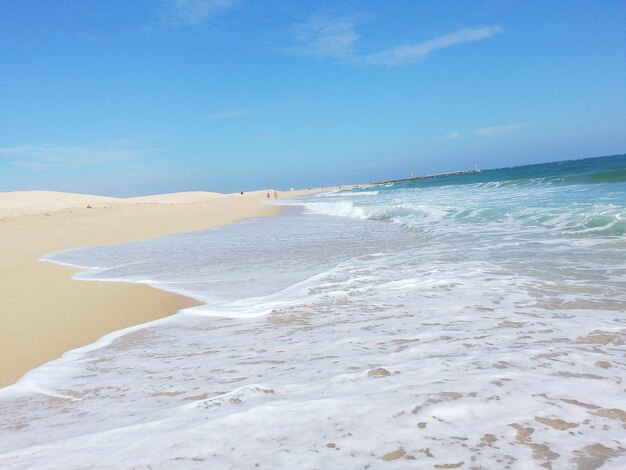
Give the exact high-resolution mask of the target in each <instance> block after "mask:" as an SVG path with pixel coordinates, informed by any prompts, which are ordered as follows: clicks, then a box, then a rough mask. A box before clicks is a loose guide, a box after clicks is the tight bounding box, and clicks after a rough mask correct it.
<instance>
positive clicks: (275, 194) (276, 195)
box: [274, 190, 278, 199]
mask: <svg viewBox="0 0 626 470" xmlns="http://www.w3.org/2000/svg"><path fill="white" fill-rule="evenodd" d="M274 199H278V192H277V191H276V190H274Z"/></svg>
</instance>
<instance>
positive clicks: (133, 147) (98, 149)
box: [0, 139, 152, 170]
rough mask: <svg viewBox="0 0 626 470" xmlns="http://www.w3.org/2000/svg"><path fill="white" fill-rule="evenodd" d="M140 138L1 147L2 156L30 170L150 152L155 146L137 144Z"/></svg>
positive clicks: (101, 161) (100, 161)
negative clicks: (94, 143)
mask: <svg viewBox="0 0 626 470" xmlns="http://www.w3.org/2000/svg"><path fill="white" fill-rule="evenodd" d="M141 142H144V139H139V140H123V141H116V142H111V143H108V144H104V145H100V146H94V147H61V146H52V145H49V146H46V145H21V146H17V147H0V158H7V159H9V160H10V162H11V164H12V165H15V166H17V167H20V168H24V169H28V170H47V169H52V168H76V167H80V166H85V165H96V164H101V163H112V162H120V161H127V160H130V159H134V158H137V157H140V156H142V155H146V154H147V153H150V152H151V150H152V149H149V148H146V147H144V146H142V145H138V144H140V143H141Z"/></svg>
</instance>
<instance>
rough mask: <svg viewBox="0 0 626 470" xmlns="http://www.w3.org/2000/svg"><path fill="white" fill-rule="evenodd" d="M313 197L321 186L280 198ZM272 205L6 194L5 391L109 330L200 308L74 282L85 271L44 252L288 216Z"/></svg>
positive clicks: (1, 330) (1, 272)
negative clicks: (47, 259)
mask: <svg viewBox="0 0 626 470" xmlns="http://www.w3.org/2000/svg"><path fill="white" fill-rule="evenodd" d="M309 192H315V190H313V191H293V192H289V193H280V195H281V197H284V196H288V197H293V196H297V195H301V194H305V193H309ZM264 201H265V191H255V192H249V193H245V194H244V195H240V194H231V195H224V194H218V193H206V192H191V193H176V194H164V195H157V196H147V197H140V198H128V199H117V198H107V197H100V196H88V195H81V194H69V193H58V192H50V191H25V192H10V193H0V260H1V263H0V387H2V386H6V385H9V384H11V383H13V382H15V381H16V380H17V379H19V378H20V377H21V376H22V375H23V374H24V373H25V372H27V371H28V370H30V369H32V368H34V367H36V366H38V365H41V364H43V363H45V362H47V361H49V360H51V359H55V358H57V357H60V356H61V355H62V354H63V353H64V352H66V351H69V350H71V349H74V348H76V347H79V346H83V345H86V344H89V343H92V342H94V341H95V340H96V339H98V338H99V337H101V336H103V335H105V334H107V333H110V332H112V331H116V330H119V329H122V328H125V327H128V326H132V325H137V324H140V323H144V322H147V321H151V320H155V319H157V318H162V317H164V316H167V315H170V314H172V313H174V312H176V311H177V310H179V309H181V308H184V307H187V306H191V305H196V304H197V302H196V301H195V300H193V299H188V298H185V297H181V296H178V295H175V294H171V293H167V292H163V291H159V290H157V289H153V288H151V287H148V286H146V285H140V284H127V283H118V282H106V283H105V282H89V281H76V280H72V279H71V276H72V275H73V274H74V273H75V272H76V271H77V270H76V269H73V268H69V267H66V266H59V265H55V264H51V263H47V262H43V261H39V258H40V257H41V256H42V255H44V254H46V253H51V252H55V251H62V250H67V249H70V248H77V247H82V246H92V245H99V244H106V243H120V242H128V241H134V240H143V239H148V238H154V237H158V236H163V235H168V234H172V233H178V232H188V231H193V230H201V229H205V228H209V227H215V226H219V225H226V224H229V223H233V222H236V221H238V220H241V219H245V218H248V217H256V216H270V215H277V214H279V213H280V208H279V207H277V206H271V205H267V204H264ZM88 205H89V206H90V208H87V206H88Z"/></svg>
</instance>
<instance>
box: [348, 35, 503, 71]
mask: <svg viewBox="0 0 626 470" xmlns="http://www.w3.org/2000/svg"><path fill="white" fill-rule="evenodd" d="M500 32H502V28H500V27H499V26H491V27H488V28H467V29H461V30H459V31H455V32H453V33H449V34H444V35H443V36H437V37H436V38H434V39H430V40H428V41H424V42H420V43H417V44H405V45H402V46H395V47H392V48H390V49H387V50H384V51H381V52H376V53H373V54H366V55H363V56H361V57H359V58H358V60H359V61H360V62H363V63H366V64H373V65H387V66H389V67H396V66H399V65H404V64H408V63H411V62H417V61H419V60H422V59H424V58H426V57H427V56H429V55H430V54H432V53H433V52H434V51H437V50H440V49H445V48H447V47H451V46H456V45H458V44H464V43H469V42H477V41H482V40H484V39H487V38H490V37H491V36H493V35H494V34H498V33H500Z"/></svg>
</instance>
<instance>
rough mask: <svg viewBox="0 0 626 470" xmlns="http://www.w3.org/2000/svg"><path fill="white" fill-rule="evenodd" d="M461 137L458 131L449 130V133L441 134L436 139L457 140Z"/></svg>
mask: <svg viewBox="0 0 626 470" xmlns="http://www.w3.org/2000/svg"><path fill="white" fill-rule="evenodd" d="M460 138H461V133H460V132H458V131H455V132H450V133H449V134H446V135H442V136H441V137H439V138H438V139H437V140H458V139H460Z"/></svg>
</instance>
